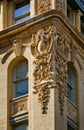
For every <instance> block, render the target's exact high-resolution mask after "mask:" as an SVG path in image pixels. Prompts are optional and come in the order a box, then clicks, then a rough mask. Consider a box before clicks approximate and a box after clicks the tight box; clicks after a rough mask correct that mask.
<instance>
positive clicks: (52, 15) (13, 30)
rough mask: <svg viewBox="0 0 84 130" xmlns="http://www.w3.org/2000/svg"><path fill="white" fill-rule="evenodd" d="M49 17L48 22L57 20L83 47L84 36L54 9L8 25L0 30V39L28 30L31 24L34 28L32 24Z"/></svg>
mask: <svg viewBox="0 0 84 130" xmlns="http://www.w3.org/2000/svg"><path fill="white" fill-rule="evenodd" d="M49 19H51V20H50V22H55V21H57V20H59V22H60V23H61V24H63V26H64V27H65V28H67V29H68V30H69V32H70V35H71V36H74V39H75V40H76V41H77V43H78V45H79V46H81V47H82V48H84V38H83V37H82V36H81V34H80V33H79V31H78V30H77V29H76V27H74V25H73V24H72V23H71V22H70V21H69V20H68V18H67V17H66V16H65V15H63V14H61V13H60V12H59V11H56V10H51V11H48V12H46V13H43V14H41V15H38V16H36V17H34V18H31V19H29V20H27V21H25V22H23V23H20V24H17V25H13V26H12V27H9V28H8V29H5V30H3V31H1V32H0V40H2V39H4V38H7V37H9V36H14V35H15V34H18V33H20V32H22V31H23V30H28V29H29V28H30V27H31V26H33V28H34V25H36V24H37V23H40V25H41V22H42V21H45V20H48V21H49ZM38 26H39V25H38ZM0 44H1V43H0Z"/></svg>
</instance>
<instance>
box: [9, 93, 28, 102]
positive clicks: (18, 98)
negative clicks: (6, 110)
mask: <svg viewBox="0 0 84 130" xmlns="http://www.w3.org/2000/svg"><path fill="white" fill-rule="evenodd" d="M25 97H28V94H25V95H22V96H19V97H15V98H12V99H11V100H10V102H12V101H16V100H20V99H22V98H25Z"/></svg>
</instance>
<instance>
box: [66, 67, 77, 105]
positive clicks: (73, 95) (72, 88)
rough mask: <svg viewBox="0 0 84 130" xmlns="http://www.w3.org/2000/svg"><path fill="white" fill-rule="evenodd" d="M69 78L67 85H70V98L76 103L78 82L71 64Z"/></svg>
mask: <svg viewBox="0 0 84 130" xmlns="http://www.w3.org/2000/svg"><path fill="white" fill-rule="evenodd" d="M67 73H68V79H67V85H68V94H67V96H68V99H69V100H71V101H72V102H73V103H75V104H76V94H77V92H76V82H75V78H76V77H75V74H74V71H73V69H72V67H71V66H69V65H68V71H67Z"/></svg>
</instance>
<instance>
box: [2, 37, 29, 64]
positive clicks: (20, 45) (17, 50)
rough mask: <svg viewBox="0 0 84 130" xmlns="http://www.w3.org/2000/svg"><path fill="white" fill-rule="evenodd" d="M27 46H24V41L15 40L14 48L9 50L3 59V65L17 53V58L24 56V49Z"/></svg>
mask: <svg viewBox="0 0 84 130" xmlns="http://www.w3.org/2000/svg"><path fill="white" fill-rule="evenodd" d="M25 46H27V45H24V44H23V43H22V39H15V40H14V41H13V46H12V48H11V49H10V50H8V51H7V52H6V54H5V55H4V57H3V58H2V64H4V63H5V62H6V60H7V58H8V57H9V56H10V55H11V53H13V52H15V55H16V56H20V55H22V48H23V47H25Z"/></svg>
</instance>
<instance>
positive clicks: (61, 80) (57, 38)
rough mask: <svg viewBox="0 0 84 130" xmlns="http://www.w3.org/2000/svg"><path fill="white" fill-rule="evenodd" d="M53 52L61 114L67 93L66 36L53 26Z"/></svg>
mask: <svg viewBox="0 0 84 130" xmlns="http://www.w3.org/2000/svg"><path fill="white" fill-rule="evenodd" d="M53 37H54V38H53V40H54V41H53V54H54V60H55V81H56V87H57V88H58V100H59V103H60V112H61V115H63V110H64V104H65V96H66V94H67V84H66V80H67V58H68V47H67V44H66V37H65V35H64V34H63V33H62V32H61V30H60V29H58V28H56V27H54V31H53Z"/></svg>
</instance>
